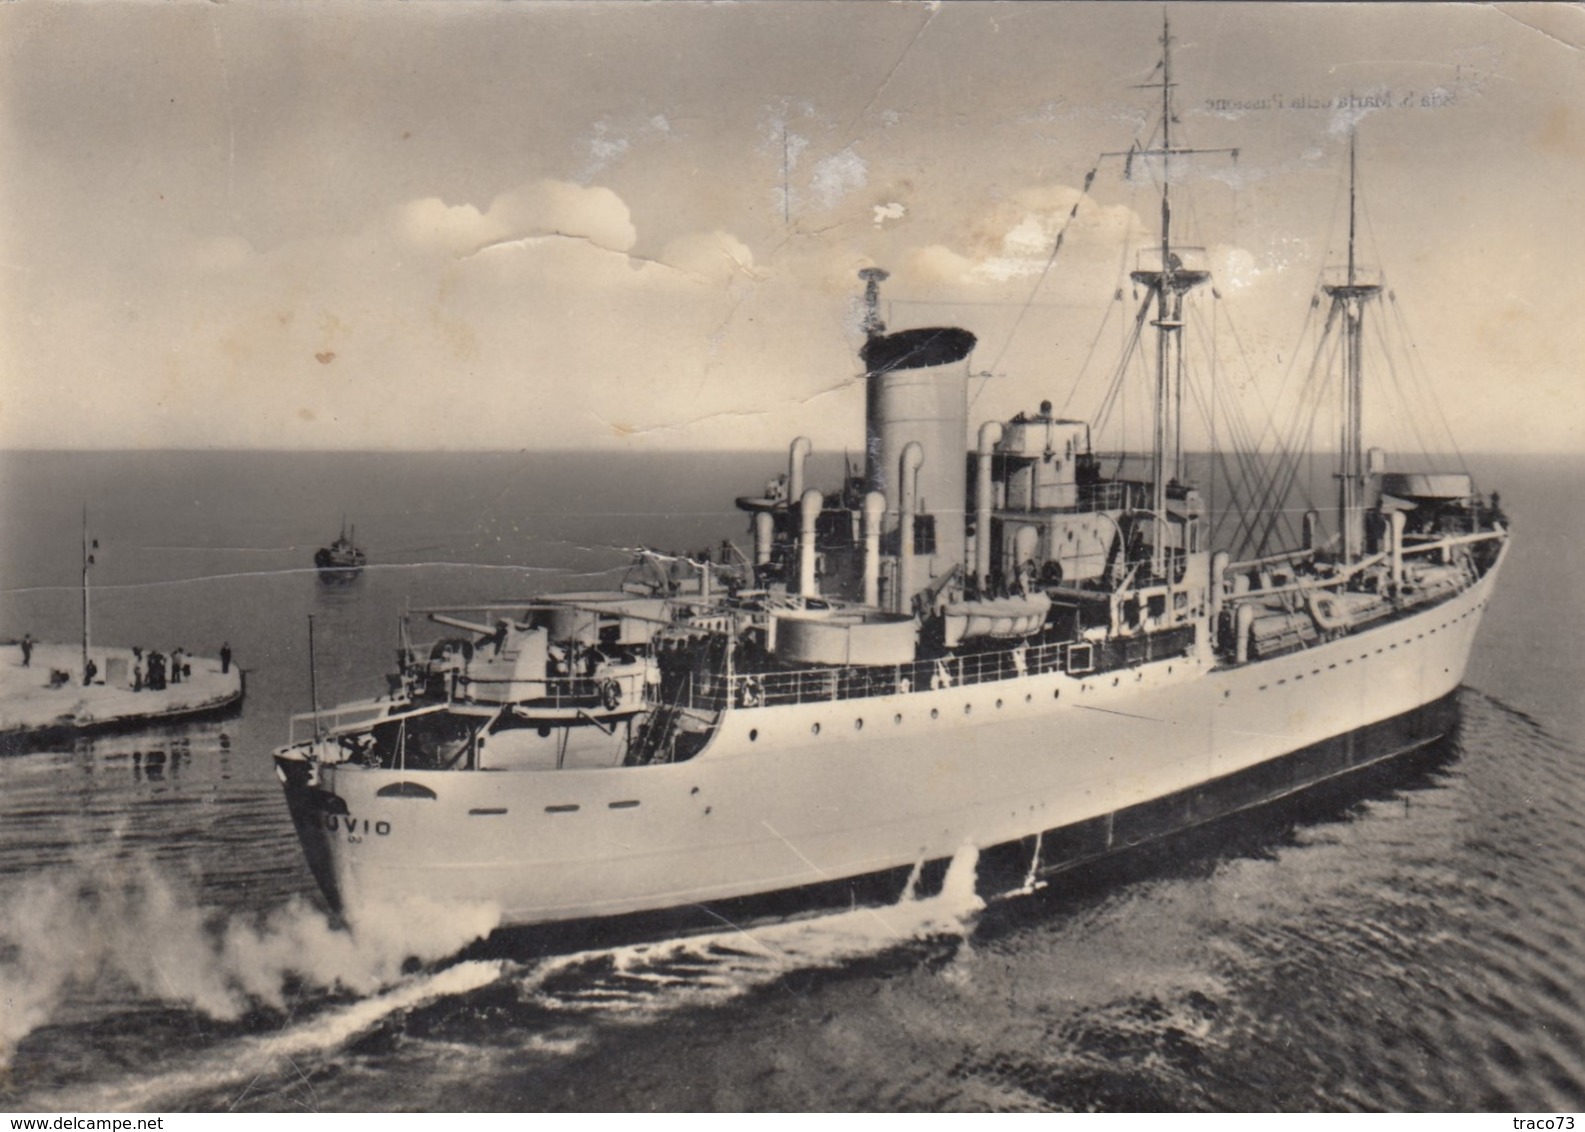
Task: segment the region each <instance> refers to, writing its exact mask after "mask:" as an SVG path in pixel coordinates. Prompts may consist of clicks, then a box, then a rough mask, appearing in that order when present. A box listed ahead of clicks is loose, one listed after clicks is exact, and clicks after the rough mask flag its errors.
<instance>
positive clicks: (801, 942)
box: [519, 846, 984, 1022]
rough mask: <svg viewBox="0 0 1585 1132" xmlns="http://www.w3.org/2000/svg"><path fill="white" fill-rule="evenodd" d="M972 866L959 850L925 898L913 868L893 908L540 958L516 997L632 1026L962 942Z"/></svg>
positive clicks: (968, 918)
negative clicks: (939, 943) (927, 946)
mask: <svg viewBox="0 0 1585 1132" xmlns="http://www.w3.org/2000/svg"><path fill="white" fill-rule="evenodd" d="M978 861H979V854H978V852H977V851H976V850H975V849H974V848H973V847H972V846H966V847H965V848H963V849H961V850H959V851H958V853H957V855H956V856H955V857H953V859H952V863H951V865H950V866H949V867H948V869H947V874H946V879H945V880H944V881H943V882H942V887H941V891H940V892H939V893H937V894H936V895H934V896H928V897H920V896H918V895H917V886H918V881H919V874H920V871H921V870H920V868H919V866H915V868H914V874H913V877H912V878H911V879H910V881H909V883H908V885H907V887H906V888H905V890H904V895H903V897H902V898H901V899H900V900H899V901H898V902H897V903H895V904H891V905H886V906H883V907H862V908H854V909H851V910H849V911H846V912H837V913H830V914H826V915H821V916H816V917H812V918H810V919H801V920H787V921H782V922H777V923H771V924H767V925H761V926H755V927H737V926H735V925H733V926H729V928H728V929H727V930H724V931H720V932H712V933H709V934H706V935H697V936H689V937H687V938H684V939H672V940H665V941H662V942H658V943H643V944H631V945H628V946H624V947H615V948H609V949H600V950H593V951H582V952H577V953H574V954H572V955H566V956H560V957H558V958H556V959H549V960H545V961H543V962H540V963H538V964H535V965H534V966H533V967H532V969H530V970H529V971H528V972H526V973H525V974H523V975H522V976H521V978H520V981H519V990H520V993H521V994H523V995H525V996H527V997H528V999H529V1000H530V1001H532V1002H533V1003H535V1004H536V1005H538V1006H540V1007H542V1008H545V1009H548V1010H553V1011H557V1012H562V1013H566V1014H572V1015H578V1014H591V1013H592V1014H597V1015H599V1016H601V1017H602V1018H604V1019H605V1020H607V1021H609V1020H612V1019H613V1018H615V1019H617V1020H628V1021H635V1022H642V1021H648V1020H650V1019H653V1018H655V1017H657V1016H659V1015H661V1014H665V1013H669V1012H670V1011H673V1010H677V1009H681V1008H683V1007H693V1006H713V1005H717V1004H719V1003H722V1002H725V1001H727V1000H729V999H732V998H736V997H738V996H740V995H743V994H746V993H748V992H749V991H752V990H755V989H757V988H759V987H763V986H765V985H767V984H769V983H771V982H773V981H775V980H776V979H779V978H781V977H782V976H784V975H786V974H788V973H789V972H792V971H795V970H803V971H807V970H815V969H820V968H830V967H835V966H838V965H840V964H842V963H846V962H851V961H853V960H856V959H862V958H868V957H872V956H875V955H877V954H880V953H882V952H885V951H887V950H889V949H892V948H895V947H898V946H901V945H905V944H914V943H919V942H921V941H925V940H929V939H933V938H942V937H950V938H956V939H959V940H961V939H965V938H967V936H968V934H969V933H970V932H971V931H972V929H973V924H974V918H975V916H976V915H977V914H978V913H979V911H980V910H981V909H982V908H983V907H984V904H983V902H982V901H981V900H980V898H979V896H978V895H977V894H976V892H975V867H976V865H977V864H978Z"/></svg>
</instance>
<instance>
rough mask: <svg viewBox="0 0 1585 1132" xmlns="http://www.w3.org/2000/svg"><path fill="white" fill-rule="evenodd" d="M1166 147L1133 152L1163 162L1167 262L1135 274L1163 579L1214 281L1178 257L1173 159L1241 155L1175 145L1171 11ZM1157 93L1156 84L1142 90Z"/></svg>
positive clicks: (1155, 547) (1156, 544)
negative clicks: (1151, 313)
mask: <svg viewBox="0 0 1585 1132" xmlns="http://www.w3.org/2000/svg"><path fill="white" fill-rule="evenodd" d="M1159 69H1160V71H1161V84H1160V85H1161V144H1160V146H1159V148H1156V149H1144V150H1139V149H1136V150H1132V151H1130V152H1129V154H1128V157H1129V162H1130V165H1131V164H1132V160H1133V158H1134V157H1160V158H1161V239H1160V249H1159V250H1160V255H1161V262H1160V264H1159V265H1157V267H1156V268H1155V269H1154V270H1151V269H1141V270H1139V271H1135V272H1133V273H1132V274H1133V280H1134V282H1136V283H1139V284H1142V285H1144V286H1146V287H1149V288H1150V289H1151V291H1152V292H1153V293H1154V294H1155V297H1156V317H1155V318H1154V319H1153V320H1152V321H1151V325H1152V326H1154V327H1155V328H1156V374H1155V394H1154V405H1155V412H1154V427H1153V434H1152V437H1151V480H1152V483H1151V502H1150V510H1151V514H1152V516H1153V519H1152V525H1153V527H1154V529H1155V534H1154V536H1153V537H1152V539H1151V551H1150V568H1151V573H1152V574H1153V575H1155V576H1156V577H1158V578H1159V577H1161V576H1163V575H1164V574H1165V573H1166V567H1167V529H1168V526H1169V524H1168V521H1167V506H1168V495H1167V486H1168V484H1169V483H1171V482H1173V481H1180V482H1181V481H1182V479H1183V421H1182V406H1183V390H1182V382H1183V341H1182V336H1181V334H1180V331H1181V330H1182V329H1183V296H1184V295H1185V294H1186V293H1187V292H1189V291H1192V290H1193V289H1194V288H1195V287H1198V286H1199V285H1200V284H1202V283H1204V282H1206V281H1207V280H1208V279H1209V278H1210V272H1208V271H1205V270H1203V269H1198V268H1186V267H1184V265H1183V264H1182V262H1181V261H1180V260H1179V259H1178V257H1177V256H1176V255H1174V253H1173V251H1172V159H1173V158H1174V157H1175V156H1178V155H1180V154H1181V155H1188V154H1193V153H1231V154H1232V155H1233V156H1234V157H1235V158H1236V157H1237V156H1238V151H1237V150H1236V149H1235V150H1202V149H1179V148H1177V147H1175V146H1174V145H1173V142H1172V87H1173V82H1172V28H1171V25H1170V23H1169V22H1168V19H1167V13H1166V10H1165V9H1163V10H1162V13H1161V64H1160V68H1159ZM1141 85H1143V86H1147V87H1154V86H1155V85H1157V84H1155V83H1144V84H1141Z"/></svg>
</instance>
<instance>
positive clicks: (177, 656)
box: [171, 647, 182, 684]
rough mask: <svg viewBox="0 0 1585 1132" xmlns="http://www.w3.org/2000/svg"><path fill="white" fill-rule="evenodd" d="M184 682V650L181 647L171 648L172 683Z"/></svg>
mask: <svg viewBox="0 0 1585 1132" xmlns="http://www.w3.org/2000/svg"><path fill="white" fill-rule="evenodd" d="M181 682H182V650H181V648H180V647H178V648H174V649H172V650H171V683H172V684H180V683H181Z"/></svg>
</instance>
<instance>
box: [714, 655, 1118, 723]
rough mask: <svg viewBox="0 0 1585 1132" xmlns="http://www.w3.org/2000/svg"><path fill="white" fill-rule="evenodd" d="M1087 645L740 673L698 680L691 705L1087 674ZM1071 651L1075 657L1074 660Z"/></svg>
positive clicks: (765, 702)
mask: <svg viewBox="0 0 1585 1132" xmlns="http://www.w3.org/2000/svg"><path fill="white" fill-rule="evenodd" d="M1090 648H1091V646H1090V645H1089V644H1088V643H1086V642H1077V641H1064V642H1060V643H1056V644H1045V645H1025V646H1021V647H1018V648H1011V649H1001V650H998V651H995V652H983V653H967V654H962V655H959V656H947V657H941V658H939V659H935V660H916V661H912V662H909V663H907V664H889V665H869V664H866V665H845V666H841V667H832V668H801V669H795V670H793V671H769V672H752V673H740V674H735V675H733V676H731V677H729V678H728V677H724V676H716V677H705V678H703V679H701V680H698V681H696V682H695V684H694V687H693V690H692V695H691V697H690V706H694V707H700V708H704V709H707V710H715V711H719V710H720V709H721V708H723V707H725V706H727V705H728V704H730V705H731V706H733V707H739V708H753V707H773V706H777V705H782V704H808V703H826V702H830V701H834V700H857V699H868V698H872V697H875V696H889V695H895V694H897V693H906V692H915V691H921V690H924V689H926V688H956V687H967V686H970V685H975V684H989V683H994V682H997V681H1002V680H1014V679H1017V678H1018V677H1020V676H1028V675H1034V674H1038V673H1042V672H1054V671H1057V670H1075V669H1077V670H1087V669H1088V668H1089V661H1088V659H1087V652H1088V650H1089V649H1090ZM1070 651H1071V655H1072V659H1071V660H1070Z"/></svg>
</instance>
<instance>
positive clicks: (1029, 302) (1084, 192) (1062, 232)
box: [969, 164, 1101, 408]
mask: <svg viewBox="0 0 1585 1132" xmlns="http://www.w3.org/2000/svg"><path fill="white" fill-rule="evenodd" d="M1100 171H1101V167H1100V165H1099V164H1096V165H1095V166H1094V167H1092V168H1091V169H1090V171H1089V172H1088V173H1086V174H1085V175H1084V187H1083V188H1082V189H1080V190H1079V196H1078V199H1077V200H1075V201H1074V202H1073V207H1072V208H1070V209H1068V218H1067V219H1066V220H1064V221H1063V222H1062V227H1061V228H1060V229H1059V230H1058V231H1057V238H1056V241H1055V242H1054V243H1053V244H1052V245H1051V254H1050V255H1049V256H1047V257H1046V265H1045V266H1044V267H1042V268H1041V269H1040V276H1039V278H1037V279H1036V280H1035V285H1034V286H1033V287H1031V288H1030V289H1029V297H1028V298H1026V299H1025V300H1024V302H1023V305H1022V306H1020V307H1019V308H1018V316H1017V317H1016V318H1014V319H1013V325H1012V329H1010V330H1008V332H1007V339H1006V341H1004V342H1003V343H1002V348H1001V350H1000V351H999V352H998V353H997V355H996V360H995V361H993V362H992V363H991V364H990V367H989V369H987V370H986V376H984V377H982V378H980V387H979V388H978V389H976V390H975V391H974V395H973V396H972V397H970V398H969V407H970V408H973V406H974V402H976V401H978V400H979V399H980V394H981V393H984V392H985V387H986V386H987V385H989V384H990V375H991V374H993V373H995V372H996V369H997V367H998V366H1000V365H1001V364H1002V359H1003V358H1004V357H1006V356H1007V351H1008V350H1009V349H1011V348H1012V345H1013V339H1014V338H1015V337H1016V336H1017V334H1018V328H1019V327H1020V326H1022V325H1023V322H1024V316H1025V315H1026V314H1028V313H1029V308H1030V307H1031V306H1033V305H1034V302H1035V296H1036V295H1038V294H1039V293H1040V288H1041V285H1042V284H1044V283H1045V281H1046V276H1047V275H1050V274H1051V266H1052V264H1054V263H1056V262H1057V255H1058V253H1060V252H1061V251H1062V242H1063V240H1064V239H1065V238H1066V237H1067V234H1068V227H1069V225H1071V224H1072V223H1073V218H1074V217H1076V216H1077V215H1078V214H1079V205H1081V204H1083V203H1084V199H1085V198H1086V197H1087V196H1089V195H1090V186H1091V185H1093V184H1094V183H1095V177H1096V174H1098V173H1099V172H1100Z"/></svg>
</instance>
